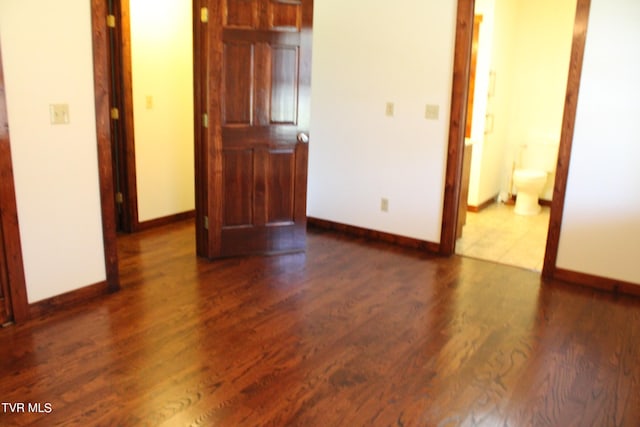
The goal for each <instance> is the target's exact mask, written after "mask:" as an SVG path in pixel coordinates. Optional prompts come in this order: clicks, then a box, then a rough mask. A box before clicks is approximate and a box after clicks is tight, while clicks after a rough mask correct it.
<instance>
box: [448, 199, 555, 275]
mask: <svg viewBox="0 0 640 427" xmlns="http://www.w3.org/2000/svg"><path fill="white" fill-rule="evenodd" d="M548 227H549V208H548V207H542V212H540V214H539V215H533V216H522V215H516V214H514V213H513V206H508V205H504V204H502V203H495V204H493V205H491V206H489V207H487V208H486V209H483V210H482V211H480V212H477V213H475V212H467V223H466V224H465V226H464V228H463V230H462V237H461V238H460V239H458V241H457V242H456V253H457V254H459V255H464V256H468V257H472V258H479V259H484V260H488V261H494V262H499V263H501V264H508V265H515V266H517V267H523V268H527V269H529V270H536V271H541V270H542V263H543V260H544V251H545V247H546V244H547V229H548Z"/></svg>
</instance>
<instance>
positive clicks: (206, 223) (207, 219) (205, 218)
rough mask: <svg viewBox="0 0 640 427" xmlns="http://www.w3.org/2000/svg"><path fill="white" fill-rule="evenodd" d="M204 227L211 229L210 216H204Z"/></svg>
mask: <svg viewBox="0 0 640 427" xmlns="http://www.w3.org/2000/svg"><path fill="white" fill-rule="evenodd" d="M204 229H205V230H208V229H209V217H208V216H205V217H204Z"/></svg>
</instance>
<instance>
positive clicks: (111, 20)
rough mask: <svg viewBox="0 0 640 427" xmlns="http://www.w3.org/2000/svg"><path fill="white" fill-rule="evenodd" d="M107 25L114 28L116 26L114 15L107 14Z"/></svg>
mask: <svg viewBox="0 0 640 427" xmlns="http://www.w3.org/2000/svg"><path fill="white" fill-rule="evenodd" d="M107 27H109V28H115V27H116V16H115V15H107Z"/></svg>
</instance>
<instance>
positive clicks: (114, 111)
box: [111, 108, 120, 120]
mask: <svg viewBox="0 0 640 427" xmlns="http://www.w3.org/2000/svg"><path fill="white" fill-rule="evenodd" d="M111 118H112V119H113V120H119V119H120V110H118V109H117V108H112V109H111Z"/></svg>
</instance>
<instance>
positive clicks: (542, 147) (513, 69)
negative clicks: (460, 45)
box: [455, 0, 577, 271]
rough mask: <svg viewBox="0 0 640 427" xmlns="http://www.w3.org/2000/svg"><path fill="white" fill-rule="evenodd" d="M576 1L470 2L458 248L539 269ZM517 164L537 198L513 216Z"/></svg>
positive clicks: (465, 252) (464, 252) (460, 251)
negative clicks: (532, 176)
mask: <svg viewBox="0 0 640 427" xmlns="http://www.w3.org/2000/svg"><path fill="white" fill-rule="evenodd" d="M576 3H577V2H576V0H562V1H561V2H558V1H556V0H543V1H540V2H526V1H522V0H519V1H515V2H514V1H503V0H476V1H475V10H474V13H475V16H476V19H475V23H476V25H478V23H479V28H476V31H475V34H474V40H473V53H472V59H471V76H470V84H469V100H470V102H469V107H468V112H467V123H466V124H467V126H466V134H465V150H464V159H463V168H462V170H463V173H462V179H463V182H462V183H461V203H460V209H461V210H462V209H463V207H464V206H465V203H464V202H466V208H464V210H463V211H462V212H461V211H460V210H459V212H458V219H459V224H460V225H459V227H458V232H457V233H456V242H455V252H456V253H457V254H460V255H463V256H469V257H474V258H480V259H485V260H489V261H495V262H499V263H503V264H509V265H514V266H518V267H522V268H527V269H531V270H536V271H541V270H542V268H543V264H544V257H545V248H546V245H547V230H548V229H549V220H550V206H551V201H552V197H553V189H554V173H555V165H556V163H557V155H558V147H559V143H560V134H561V127H562V120H563V111H564V107H565V93H566V89H567V75H568V70H569V58H570V55H571V46H572V38H573V27H574V22H575V12H576ZM478 17H482V18H481V19H478ZM471 100H473V101H471ZM471 118H472V120H473V121H472V122H471ZM524 168H527V169H529V170H536V171H538V172H540V175H542V174H544V178H543V179H542V181H541V182H540V183H539V187H540V188H539V190H536V191H534V193H536V192H537V196H539V197H540V204H541V205H542V206H541V207H540V208H538V207H537V205H535V202H534V205H535V206H530V207H529V209H528V212H526V213H527V215H519V214H516V213H515V212H514V208H515V202H516V198H517V193H518V188H519V187H518V186H516V185H514V175H515V177H516V178H518V182H520V180H519V179H520V176H521V175H522V173H521V170H522V169H524ZM467 177H468V178H467ZM538 181H540V178H538ZM523 185H524V184H523ZM527 185H528V182H527ZM520 188H521V191H520V193H521V198H520V199H521V200H520V203H519V205H520V206H519V208H518V210H520V211H522V210H523V208H522V205H523V203H522V202H523V201H524V200H525V197H522V195H523V194H525V190H523V189H522V187H520ZM462 199H464V200H462ZM538 209H539V212H536V211H537V210H538ZM525 210H526V209H525Z"/></svg>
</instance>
